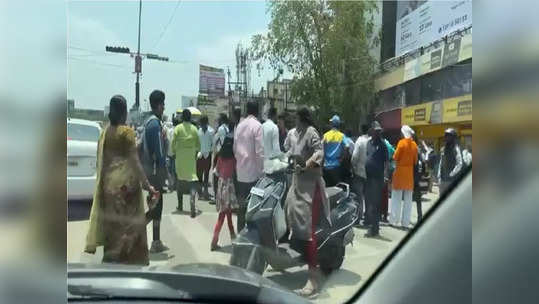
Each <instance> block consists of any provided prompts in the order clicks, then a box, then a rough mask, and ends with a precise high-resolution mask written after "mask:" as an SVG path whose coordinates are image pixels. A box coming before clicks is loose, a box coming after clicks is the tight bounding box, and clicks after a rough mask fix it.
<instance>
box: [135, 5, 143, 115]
mask: <svg viewBox="0 0 539 304" xmlns="http://www.w3.org/2000/svg"><path fill="white" fill-rule="evenodd" d="M141 14H142V0H139V5H138V48H137V57H135V73H137V82H135V107H134V108H135V109H137V110H138V109H139V107H140V83H139V77H140V72H141V70H142V69H141V68H142V59H141V58H140V19H141V18H140V17H141ZM137 61H138V62H140V63H141V64H140V65H139V67H140V68H139V69H137V64H136V63H137Z"/></svg>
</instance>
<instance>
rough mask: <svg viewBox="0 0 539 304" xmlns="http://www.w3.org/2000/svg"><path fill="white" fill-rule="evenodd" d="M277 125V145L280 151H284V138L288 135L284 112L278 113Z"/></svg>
mask: <svg viewBox="0 0 539 304" xmlns="http://www.w3.org/2000/svg"><path fill="white" fill-rule="evenodd" d="M277 126H278V127H279V146H280V148H281V151H285V149H284V141H285V139H286V136H287V135H288V130H287V129H286V114H285V113H281V114H280V115H279V119H278V123H277Z"/></svg>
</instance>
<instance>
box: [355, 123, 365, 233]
mask: <svg viewBox="0 0 539 304" xmlns="http://www.w3.org/2000/svg"><path fill="white" fill-rule="evenodd" d="M361 133H362V135H361V136H359V137H358V138H357V140H356V143H355V144H354V152H353V153H352V160H351V164H352V170H353V172H354V177H353V179H352V191H354V193H355V194H356V196H357V201H358V203H359V206H358V207H359V208H358V212H359V214H358V218H357V222H356V224H357V225H359V224H360V222H361V219H362V218H363V206H364V205H365V204H364V200H365V182H366V181H367V172H366V171H365V162H366V161H367V142H368V141H369V139H370V137H369V134H368V133H369V126H368V125H366V124H363V125H361ZM367 215H368V209H367V206H366V205H365V217H364V223H363V224H364V225H368V216H367Z"/></svg>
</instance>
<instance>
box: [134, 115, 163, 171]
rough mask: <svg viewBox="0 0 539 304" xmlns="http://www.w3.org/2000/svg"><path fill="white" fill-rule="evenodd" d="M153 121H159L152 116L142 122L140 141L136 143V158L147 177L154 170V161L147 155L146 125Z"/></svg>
mask: <svg viewBox="0 0 539 304" xmlns="http://www.w3.org/2000/svg"><path fill="white" fill-rule="evenodd" d="M154 119H157V120H159V118H157V116H155V115H152V116H150V117H149V118H148V119H147V120H146V121H145V122H144V125H143V127H142V132H141V135H140V140H139V142H138V143H137V152H138V157H139V159H140V163H141V164H142V167H143V168H144V171H145V172H146V174H147V175H148V174H149V173H152V174H154V173H153V172H154V169H155V159H154V157H153V155H152V156H150V155H149V151H148V145H147V143H146V126H147V125H148V123H149V122H150V121H152V120H154ZM150 175H151V174H150Z"/></svg>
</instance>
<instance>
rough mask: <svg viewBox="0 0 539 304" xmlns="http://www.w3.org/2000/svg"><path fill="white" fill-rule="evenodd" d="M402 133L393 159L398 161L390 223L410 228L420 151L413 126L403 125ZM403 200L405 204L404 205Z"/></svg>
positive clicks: (392, 194) (392, 192)
mask: <svg viewBox="0 0 539 304" xmlns="http://www.w3.org/2000/svg"><path fill="white" fill-rule="evenodd" d="M401 135H402V137H403V138H402V139H401V140H399V142H398V144H397V149H396V151H395V154H394V155H393V159H394V160H395V162H396V168H395V172H394V173H393V182H392V191H391V216H390V219H389V224H390V225H392V226H398V225H399V223H400V224H401V225H402V227H403V228H404V229H408V228H409V225H410V215H411V212H412V194H413V191H414V166H415V165H416V164H417V155H418V154H417V153H418V151H417V144H416V143H415V142H414V140H413V139H412V136H413V135H414V130H412V128H410V127H409V126H407V125H404V126H402V128H401ZM403 197H404V199H403ZM403 200H404V206H403V205H402V201H403ZM401 207H402V215H401Z"/></svg>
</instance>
